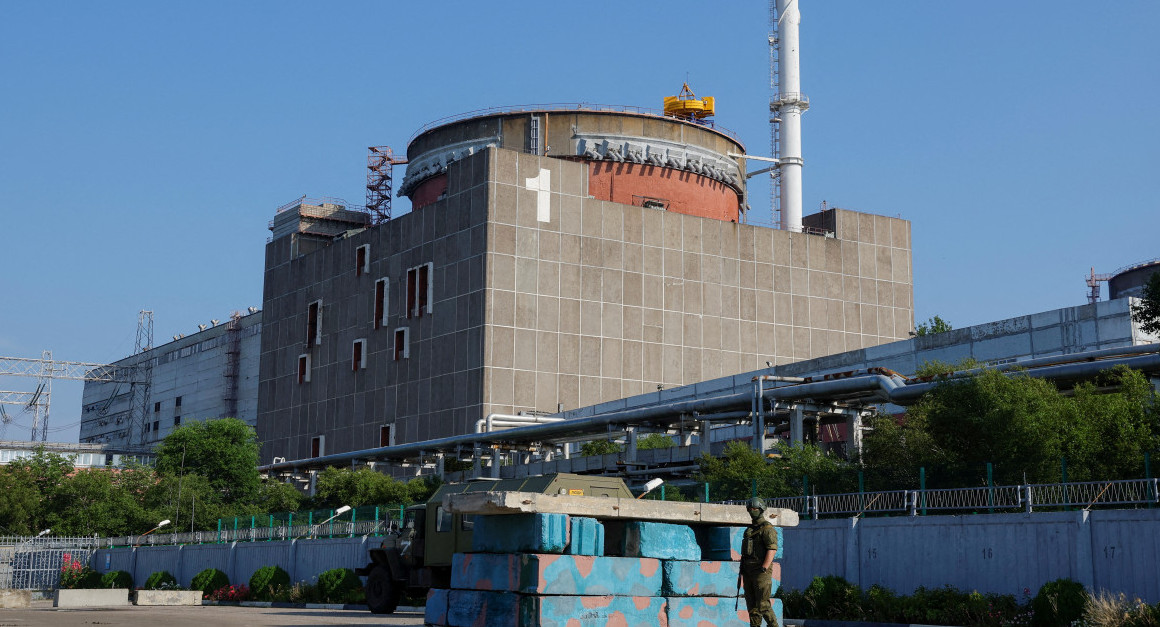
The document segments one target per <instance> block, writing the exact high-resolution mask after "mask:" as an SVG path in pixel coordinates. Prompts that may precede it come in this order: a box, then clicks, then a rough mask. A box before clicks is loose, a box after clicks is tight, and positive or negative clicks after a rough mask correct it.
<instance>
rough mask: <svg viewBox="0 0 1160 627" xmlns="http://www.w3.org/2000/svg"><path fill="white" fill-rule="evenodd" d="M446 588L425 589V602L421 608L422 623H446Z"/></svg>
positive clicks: (441, 624)
mask: <svg viewBox="0 0 1160 627" xmlns="http://www.w3.org/2000/svg"><path fill="white" fill-rule="evenodd" d="M448 592H449V591H448V590H441V589H438V588H431V589H430V590H428V591H427V603H426V605H425V606H424V608H423V623H424V624H426V625H440V626H444V625H447V596H448Z"/></svg>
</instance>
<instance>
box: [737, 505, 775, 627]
mask: <svg viewBox="0 0 1160 627" xmlns="http://www.w3.org/2000/svg"><path fill="white" fill-rule="evenodd" d="M746 509H748V510H749V517H750V518H752V519H753V524H752V525H749V527H748V528H747V529H746V530H745V538H744V541H743V542H742V545H741V576H742V577H743V578H744V579H745V606H746V607H747V608H749V625H750V627H761V621H762V619H763V618H764V619H765V623H766V624H767V625H769V627H779V626H778V624H777V616H775V615H774V613H773V606H772V605H771V604H770V602H769V596H770V591H771V590H772V589H773V558H774V556H775V555H776V554H777V530H776V529H774V528H773V524H771V523H770V522H769V521H768V520H766V519H765V501H763V500H761V499H759V498H752V499H749V503H748V504H747V505H746Z"/></svg>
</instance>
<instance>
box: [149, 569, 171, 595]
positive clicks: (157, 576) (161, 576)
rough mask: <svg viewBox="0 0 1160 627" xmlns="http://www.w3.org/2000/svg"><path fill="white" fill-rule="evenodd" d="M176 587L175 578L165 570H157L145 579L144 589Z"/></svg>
mask: <svg viewBox="0 0 1160 627" xmlns="http://www.w3.org/2000/svg"><path fill="white" fill-rule="evenodd" d="M177 587H178V586H177V579H176V578H175V577H174V576H173V575H171V574H169V571H167V570H159V571H157V572H155V573H153V574H152V575H149V578H148V579H146V580H145V589H146V590H174V589H176V588H177Z"/></svg>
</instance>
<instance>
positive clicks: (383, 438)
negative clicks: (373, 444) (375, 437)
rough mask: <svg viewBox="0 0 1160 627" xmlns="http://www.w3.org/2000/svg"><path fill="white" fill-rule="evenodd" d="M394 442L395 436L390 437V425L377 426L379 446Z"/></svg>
mask: <svg viewBox="0 0 1160 627" xmlns="http://www.w3.org/2000/svg"><path fill="white" fill-rule="evenodd" d="M394 443H395V438H393V437H391V425H383V426H381V427H379V446H391V445H393V444H394Z"/></svg>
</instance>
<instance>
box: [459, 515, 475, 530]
mask: <svg viewBox="0 0 1160 627" xmlns="http://www.w3.org/2000/svg"><path fill="white" fill-rule="evenodd" d="M459 528H460V529H462V530H464V531H471V530H472V529H475V516H474V515H472V514H462V515H460V517H459Z"/></svg>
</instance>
